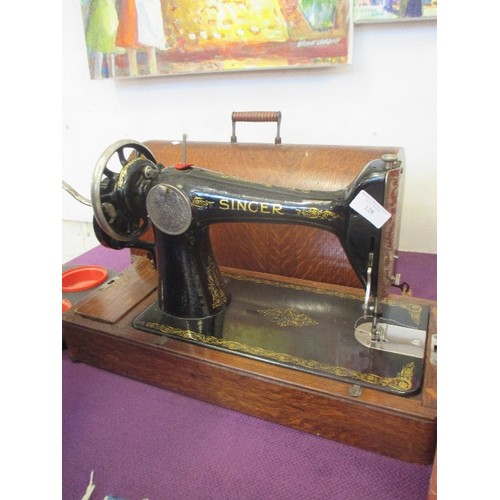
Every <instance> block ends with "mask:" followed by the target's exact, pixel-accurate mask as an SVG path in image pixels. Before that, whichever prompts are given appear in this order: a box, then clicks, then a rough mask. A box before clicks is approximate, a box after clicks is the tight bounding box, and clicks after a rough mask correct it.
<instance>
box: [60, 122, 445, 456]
mask: <svg viewBox="0 0 500 500" xmlns="http://www.w3.org/2000/svg"><path fill="white" fill-rule="evenodd" d="M278 137H279V127H278ZM276 143H277V144H276V145H275V146H262V145H260V146H259V145H240V144H238V143H237V141H236V138H235V133H234V120H233V141H232V143H231V144H228V145H223V146H220V145H217V144H215V145H214V144H210V143H198V144H196V143H190V144H189V145H187V143H186V140H185V138H184V142H183V143H175V142H172V141H171V142H169V141H151V142H149V143H140V142H136V141H129V140H123V141H119V142H117V143H115V144H113V145H111V146H110V147H109V148H108V149H106V151H105V152H104V153H103V154H102V155H101V157H100V158H99V160H98V162H97V164H96V167H95V169H94V173H93V177H92V187H91V200H92V208H93V211H94V229H95V233H96V235H97V237H98V239H99V241H100V242H101V243H102V244H103V245H105V246H107V247H110V248H115V249H123V248H131V249H132V250H133V255H134V256H135V258H134V262H133V264H132V265H131V267H130V268H129V269H128V270H127V271H126V272H124V273H123V275H122V276H121V277H120V278H119V279H113V280H111V282H110V283H106V284H105V285H103V286H102V287H101V288H100V289H98V290H97V291H96V292H94V293H93V294H90V295H89V296H88V297H87V298H86V299H85V300H83V301H81V303H78V304H77V305H76V306H75V307H73V308H72V309H70V311H68V312H67V313H65V314H64V315H63V334H64V336H65V341H66V343H67V346H68V350H69V352H70V355H71V356H72V358H73V359H75V360H79V361H84V362H87V363H90V364H94V365H96V366H99V367H101V368H105V369H108V370H111V371H115V372H117V373H121V374H123V375H126V376H130V377H133V378H137V379H139V380H142V381H145V382H148V383H152V384H155V385H159V386H161V387H165V388H167V389H171V390H175V391H179V392H182V393H184V394H187V395H190V396H194V397H197V398H199V399H203V400H206V401H209V402H212V403H215V404H220V405H223V406H227V407H229V408H233V409H236V410H238V411H243V412H246V413H250V414H253V415H256V416H259V417H261V418H266V419H270V420H273V421H276V422H279V423H282V424H285V425H289V426H292V427H295V428H299V429H301V430H305V431H307V432H313V433H316V434H319V435H323V436H325V437H328V438H332V439H337V440H340V441H343V442H346V443H349V444H353V445H356V446H361V447H364V448H366V449H370V450H373V451H377V452H380V453H384V454H386V455H390V456H394V457H397V458H402V459H405V460H409V461H415V462H421V463H431V462H432V459H433V456H434V448H435V440H436V404H435V392H436V391H435V378H436V375H435V366H433V364H432V363H430V361H429V359H430V356H431V354H432V353H431V347H430V346H431V336H432V335H433V334H435V305H434V304H432V303H430V302H429V301H424V300H419V299H414V298H411V297H402V296H398V297H396V296H393V295H391V294H390V291H391V287H393V286H397V285H399V284H400V278H399V275H398V274H397V272H396V271H397V269H396V262H397V239H398V228H399V218H398V217H399V212H400V211H399V209H398V202H399V201H400V198H401V191H402V185H403V172H404V165H403V157H402V151H401V150H400V149H398V148H387V149H378V148H333V150H334V151H335V153H334V154H333V155H332V148H329V147H318V146H316V147H305V146H287V147H285V146H281V144H280V141H279V140H278V139H277V140H276ZM221 147H222V148H223V149H224V155H225V159H224V161H221V160H220V159H221V154H220V148H221ZM180 148H182V149H180ZM187 148H189V155H187V153H186V149H187ZM181 151H182V155H179V152H181ZM304 153H305V154H304ZM325 154H327V155H329V157H330V160H331V159H332V158H333V160H332V163H331V164H330V165H329V164H328V162H325V161H324V158H323V159H322V163H321V164H320V163H319V162H317V163H316V164H314V162H313V164H312V166H311V165H308V166H307V169H308V172H307V175H304V171H303V170H301V168H303V166H301V165H302V164H303V162H304V157H308V156H311V157H313V159H314V157H316V159H317V158H319V156H321V155H323V156H324V155H325ZM277 155H278V156H277ZM175 156H177V160H178V161H175ZM297 156H300V159H299V166H298V167H297V168H296V169H294V168H293V167H292V166H291V165H290V164H293V161H292V160H291V161H290V163H289V164H287V160H288V159H291V158H292V157H295V158H296V157H297ZM243 157H246V160H245V161H243V160H241V159H242V158H243ZM264 157H267V158H271V162H272V166H271V167H269V160H267V161H260V160H262V158H264ZM159 158H161V160H160V159H159ZM349 159H351V160H352V162H353V164H354V168H351V167H349V166H346V164H345V162H348V161H349ZM187 160H189V162H188V161H187ZM204 160H207V161H208V163H210V162H211V163H212V165H211V166H209V168H208V167H206V166H205V165H204V164H203V163H202V162H203V161H204ZM239 160H241V161H239ZM167 162H168V163H167ZM245 162H247V163H248V165H249V169H250V170H248V169H247V168H245V167H242V166H241V165H242V164H243V163H245ZM360 162H361V163H362V164H361V163H360ZM115 164H116V167H114V166H112V165H115ZM334 164H336V165H337V167H335V166H334ZM339 164H340V167H338V165H339ZM315 167H316V168H315ZM318 172H320V173H318ZM346 178H349V181H348V182H346ZM314 252H316V255H314ZM339 272H340V274H339Z"/></svg>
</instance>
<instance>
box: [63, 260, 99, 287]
mask: <svg viewBox="0 0 500 500" xmlns="http://www.w3.org/2000/svg"><path fill="white" fill-rule="evenodd" d="M107 277H108V271H107V270H106V269H104V267H101V266H79V267H74V268H73V269H68V270H67V271H64V272H63V273H62V291H63V293H68V292H83V291H85V290H90V289H91V288H94V287H96V286H99V285H100V284H102V283H104V282H105V281H106V279H107Z"/></svg>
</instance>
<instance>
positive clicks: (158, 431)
mask: <svg viewBox="0 0 500 500" xmlns="http://www.w3.org/2000/svg"><path fill="white" fill-rule="evenodd" d="M436 260H437V259H436V256H435V255H431V254H420V253H413V252H404V253H402V254H401V257H400V262H399V271H400V272H401V273H402V279H403V280H404V281H407V282H408V283H409V284H410V286H411V289H412V294H413V296H416V297H422V298H429V299H432V300H435V299H436ZM78 264H98V265H102V266H104V267H106V268H108V269H110V270H112V271H115V272H120V271H121V270H123V269H124V268H125V267H127V266H128V265H129V264H130V253H129V251H128V250H121V251H116V250H110V249H106V248H103V247H97V248H95V249H93V250H90V251H89V252H87V253H85V254H83V255H82V256H80V257H78V258H77V259H74V260H72V261H70V262H68V263H67V265H78ZM62 384H63V387H62V395H63V401H62V408H63V415H62V419H63V426H62V464H63V465H62V498H63V499H64V500H66V499H68V500H70V499H71V500H72V499H80V498H82V497H83V495H84V493H85V491H86V488H87V485H88V483H89V479H90V475H91V472H92V471H93V482H94V483H95V489H94V491H93V493H92V495H91V499H103V498H104V497H105V496H107V495H109V496H112V497H115V498H120V499H125V500H140V499H149V500H183V499H190V500H195V499H200V500H209V499H218V500H219V499H228V500H233V499H238V500H246V499H248V500H257V499H273V500H281V499H283V500H295V499H308V500H309V499H329V500H330V499H331V500H337V499H338V500H405V499H408V500H418V499H426V498H427V491H428V486H429V480H430V476H431V470H432V466H431V465H427V466H426V465H419V464H411V463H406V462H403V461H399V460H396V459H393V458H388V457H384V456H382V455H378V454H375V453H371V452H368V451H365V450H361V449H358V448H354V447H351V446H347V445H344V444H341V443H337V442H335V441H330V440H327V439H324V438H321V437H317V436H313V435H310V434H306V433H303V432H300V431H296V430H294V429H290V428H287V427H284V426H280V425H277V424H273V423H270V422H265V421H263V420H259V419H257V418H255V417H251V416H248V415H244V414H240V413H237V412H235V411H232V410H228V409H225V408H220V407H217V406H214V405H210V404H207V403H204V402H201V401H197V400H195V399H191V398H188V397H186V396H182V395H179V394H175V393H172V392H169V391H166V390H163V389H159V388H157V387H153V386H149V385H147V384H144V383H141V382H138V381H134V380H130V379H128V378H125V377H122V376H119V375H116V374H113V373H109V372H105V371H103V370H99V369H97V368H94V367H91V366H88V365H84V364H82V363H73V362H71V361H70V360H69V357H68V355H67V352H66V351H63V354H62ZM367 425H369V422H367ZM401 438H402V439H404V436H401Z"/></svg>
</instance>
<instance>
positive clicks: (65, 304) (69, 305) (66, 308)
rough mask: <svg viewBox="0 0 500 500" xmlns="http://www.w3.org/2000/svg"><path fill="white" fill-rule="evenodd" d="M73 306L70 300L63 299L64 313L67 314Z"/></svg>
mask: <svg viewBox="0 0 500 500" xmlns="http://www.w3.org/2000/svg"><path fill="white" fill-rule="evenodd" d="M72 305H73V304H72V303H71V302H70V301H69V300H68V299H62V312H66V311H67V310H68V309H69V308H70V307H71V306H72Z"/></svg>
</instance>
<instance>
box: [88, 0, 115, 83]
mask: <svg viewBox="0 0 500 500" xmlns="http://www.w3.org/2000/svg"><path fill="white" fill-rule="evenodd" d="M117 29H118V14H117V12H116V7H115V1H114V0H91V2H90V6H89V14H88V20H87V26H86V30H85V38H86V42H87V48H88V49H89V50H90V51H91V52H92V53H93V55H94V68H93V72H94V77H95V78H102V77H103V76H104V77H106V76H113V75H114V67H115V59H114V54H115V51H116V45H115V37H116V31H117ZM105 62H106V65H104V63H105Z"/></svg>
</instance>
